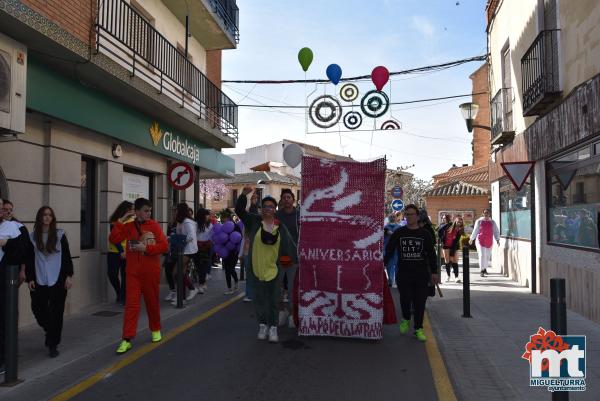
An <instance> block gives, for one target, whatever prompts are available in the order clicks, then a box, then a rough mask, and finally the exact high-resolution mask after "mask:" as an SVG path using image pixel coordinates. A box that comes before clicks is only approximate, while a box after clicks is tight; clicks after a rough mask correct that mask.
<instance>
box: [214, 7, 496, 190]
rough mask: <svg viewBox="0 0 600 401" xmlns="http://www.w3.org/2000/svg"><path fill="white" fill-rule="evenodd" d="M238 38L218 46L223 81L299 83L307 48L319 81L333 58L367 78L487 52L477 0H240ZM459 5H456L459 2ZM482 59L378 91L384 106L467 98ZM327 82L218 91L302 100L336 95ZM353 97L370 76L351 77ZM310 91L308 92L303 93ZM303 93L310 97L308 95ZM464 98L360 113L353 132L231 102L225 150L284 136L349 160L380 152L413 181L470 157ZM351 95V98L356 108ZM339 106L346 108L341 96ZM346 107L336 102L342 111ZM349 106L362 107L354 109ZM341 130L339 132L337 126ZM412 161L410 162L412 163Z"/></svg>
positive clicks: (293, 112)
mask: <svg viewBox="0 0 600 401" xmlns="http://www.w3.org/2000/svg"><path fill="white" fill-rule="evenodd" d="M237 3H238V7H239V9H240V15H239V20H240V24H239V28H240V43H239V45H238V48H237V49H233V50H226V51H224V52H223V65H222V79H223V80H243V79H245V80H262V79H274V80H276V79H304V77H305V73H304V71H303V70H302V68H301V66H300V64H299V62H298V51H299V50H300V49H301V48H303V47H309V48H311V49H312V51H313V54H314V59H313V62H312V64H311V66H310V68H309V69H308V72H307V73H306V78H309V79H326V78H327V76H326V73H325V70H326V68H327V66H328V65H329V64H332V63H336V64H338V65H339V66H340V67H341V68H342V77H350V76H357V75H368V74H370V73H371V71H372V69H373V68H374V67H376V66H379V65H383V66H385V67H386V68H387V69H388V70H389V71H390V72H393V71H401V70H405V69H409V68H416V67H422V66H427V65H433V64H440V63H445V62H449V61H454V60H459V59H464V58H469V57H473V56H479V55H484V54H485V53H486V49H487V47H486V35H485V0H459V1H457V0H303V1H293V0H278V1H276V0H244V1H241V0H238V2H237ZM457 3H458V4H457ZM481 64H482V62H472V63H467V64H463V65H461V66H459V67H454V68H451V69H447V70H444V71H441V72H435V73H428V74H412V75H400V76H395V77H390V82H389V83H388V84H387V85H386V86H385V88H384V89H383V91H384V92H386V94H387V95H388V96H389V98H390V101H391V102H403V101H410V100H416V99H425V98H435V97H444V96H453V95H463V94H469V93H471V91H472V86H471V80H470V79H469V75H470V74H471V73H473V72H474V71H475V70H477V69H478V68H479V67H480V65H481ZM342 84H343V83H340V84H338V85H337V86H335V85H333V84H332V83H328V84H319V85H315V84H304V83H299V84H298V83H297V84H280V85H261V84H258V85H255V84H240V83H223V85H222V89H223V91H224V92H225V93H226V94H227V95H228V96H229V97H231V99H232V100H233V101H234V102H236V103H237V104H240V105H259V104H263V105H305V104H306V103H307V102H308V104H310V103H311V102H312V100H314V99H315V98H316V97H317V96H318V95H322V94H329V95H334V96H336V97H338V98H339V89H340V87H341V86H342ZM355 84H356V85H357V86H358V88H359V91H360V95H359V99H360V98H361V97H362V95H363V94H365V93H366V92H367V91H369V90H371V89H374V85H373V83H372V82H371V81H370V80H364V81H359V82H355ZM313 91H314V94H313V95H311V96H307V95H309V94H310V93H311V92H313ZM307 98H308V101H307ZM470 100H471V99H470V98H469V97H466V98H458V99H452V100H444V101H434V102H429V103H416V104H408V105H406V104H405V105H392V106H391V107H390V111H388V113H387V114H386V115H384V116H382V117H380V118H378V119H377V120H376V121H373V119H371V118H368V117H363V125H362V126H361V127H360V129H368V131H358V132H352V131H348V130H347V129H346V128H345V127H344V125H343V124H342V123H341V122H340V125H339V127H340V129H338V128H337V126H336V127H335V129H330V130H328V132H327V133H323V130H322V129H320V128H318V127H316V126H314V125H313V124H312V123H311V122H310V120H309V122H308V130H307V129H306V125H305V112H304V110H303V109H276V108H254V107H239V124H238V128H239V141H238V143H237V146H236V148H235V149H225V150H224V152H225V153H227V154H231V153H243V151H244V149H246V148H250V147H254V146H259V145H262V144H266V143H272V142H276V141H279V140H281V139H291V140H296V141H300V142H304V143H308V144H311V145H316V146H319V147H321V148H322V149H324V150H326V151H328V152H331V153H336V154H343V155H351V157H352V158H354V159H355V160H361V161H362V160H371V159H374V158H376V157H379V156H384V155H385V156H386V157H387V160H388V163H387V164H388V168H392V169H395V168H396V167H408V166H412V167H410V168H408V171H409V172H411V173H413V174H414V175H415V176H416V177H418V178H423V179H430V178H431V176H432V175H434V174H438V173H441V172H444V171H446V170H448V169H449V168H450V167H451V166H452V164H457V165H462V164H465V163H469V164H470V163H471V161H472V155H471V139H472V136H471V134H469V133H468V132H467V130H466V126H465V122H464V120H463V118H462V116H461V114H460V111H459V109H458V105H459V104H460V103H462V102H467V101H470ZM356 102H357V101H355V104H356ZM342 104H347V103H345V102H343V101H342ZM347 110H349V109H348V108H344V111H347ZM354 110H357V111H360V107H359V106H357V107H355V108H354ZM390 118H392V119H395V120H398V121H400V122H401V124H402V129H401V130H399V131H398V130H396V131H378V130H375V131H373V130H372V128H373V127H374V126H379V125H381V123H382V122H383V121H385V120H387V119H390ZM340 130H341V132H340ZM413 165H414V166H413Z"/></svg>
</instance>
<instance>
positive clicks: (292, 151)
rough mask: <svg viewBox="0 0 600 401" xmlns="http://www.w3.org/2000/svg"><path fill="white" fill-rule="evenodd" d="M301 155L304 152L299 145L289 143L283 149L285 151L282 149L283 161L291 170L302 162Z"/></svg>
mask: <svg viewBox="0 0 600 401" xmlns="http://www.w3.org/2000/svg"><path fill="white" fill-rule="evenodd" d="M303 155H304V150H303V149H302V147H301V146H300V145H298V144H295V143H290V144H289V145H287V146H286V147H285V149H283V160H284V161H285V162H286V164H287V165H288V166H290V167H291V168H295V167H296V166H297V165H299V164H300V162H302V156H303Z"/></svg>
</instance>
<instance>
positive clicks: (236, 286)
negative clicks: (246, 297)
mask: <svg viewBox="0 0 600 401" xmlns="http://www.w3.org/2000/svg"><path fill="white" fill-rule="evenodd" d="M239 289H240V287H239V284H238V283H235V284H234V285H233V291H237V290H239Z"/></svg>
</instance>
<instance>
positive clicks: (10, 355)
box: [0, 265, 23, 387]
mask: <svg viewBox="0 0 600 401" xmlns="http://www.w3.org/2000/svg"><path fill="white" fill-rule="evenodd" d="M5 269H6V282H5V283H2V284H1V285H4V286H5V289H6V298H5V299H4V300H2V301H3V303H4V306H3V307H4V308H5V319H4V328H5V337H4V344H0V346H3V347H4V359H5V361H4V363H5V368H6V372H5V373H4V383H2V384H1V386H3V387H12V386H15V385H17V384H19V383H21V382H22V381H23V380H19V379H18V358H17V357H18V334H19V330H18V325H19V316H18V306H19V266H17V265H10V266H6V267H5Z"/></svg>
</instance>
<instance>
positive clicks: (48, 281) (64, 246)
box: [25, 206, 73, 358]
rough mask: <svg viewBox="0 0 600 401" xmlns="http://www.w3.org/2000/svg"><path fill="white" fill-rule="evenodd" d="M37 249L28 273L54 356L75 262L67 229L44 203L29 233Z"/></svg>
mask: <svg viewBox="0 0 600 401" xmlns="http://www.w3.org/2000/svg"><path fill="white" fill-rule="evenodd" d="M29 238H30V241H31V244H32V245H33V251H32V252H31V253H30V255H29V257H28V258H27V265H26V269H25V271H26V276H27V278H26V279H27V282H28V284H29V290H30V295H31V310H32V312H33V315H34V316H35V319H36V320H37V322H38V324H39V325H40V326H41V327H42V328H43V329H44V331H45V332H46V342H45V344H46V346H47V347H48V351H49V355H50V357H51V358H55V357H57V356H58V354H59V352H58V348H57V347H58V344H60V338H61V334H62V326H63V314H64V311H65V300H66V298H67V290H69V289H70V288H71V287H72V285H73V261H72V260H71V252H70V250H69V242H68V241H67V236H66V235H65V232H64V230H60V229H57V228H56V217H55V215H54V211H53V210H52V208H50V207H49V206H42V207H41V208H40V209H39V210H38V212H37V215H36V217H35V225H34V227H33V232H32V233H31V234H30V236H29Z"/></svg>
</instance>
